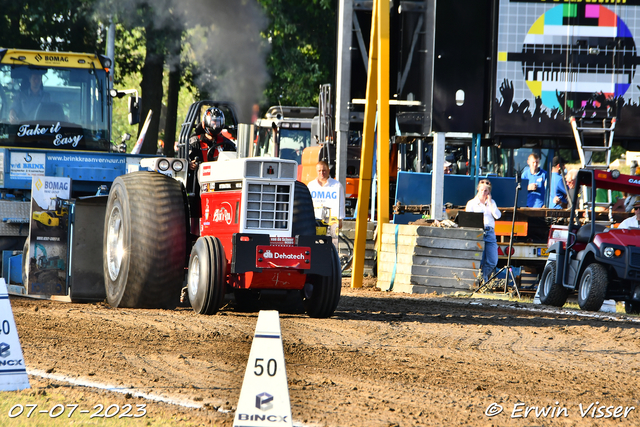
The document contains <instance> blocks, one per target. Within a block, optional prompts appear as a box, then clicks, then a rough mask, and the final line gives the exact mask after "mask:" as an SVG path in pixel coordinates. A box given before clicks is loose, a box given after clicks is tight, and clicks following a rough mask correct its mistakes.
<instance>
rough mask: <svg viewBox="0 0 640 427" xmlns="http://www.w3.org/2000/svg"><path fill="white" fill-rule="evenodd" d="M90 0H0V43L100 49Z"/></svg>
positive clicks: (101, 33)
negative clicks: (0, 21)
mask: <svg viewBox="0 0 640 427" xmlns="http://www.w3.org/2000/svg"><path fill="white" fill-rule="evenodd" d="M93 4H94V0H57V1H44V0H20V1H16V0H0V10H1V11H2V12H1V15H0V16H1V17H2V24H1V25H0V46H2V47H7V48H18V49H36V50H50V51H56V50H57V51H75V52H90V53H91V52H103V51H104V46H105V31H104V27H103V26H102V25H101V24H100V23H99V22H96V21H94V20H93V19H92V10H93Z"/></svg>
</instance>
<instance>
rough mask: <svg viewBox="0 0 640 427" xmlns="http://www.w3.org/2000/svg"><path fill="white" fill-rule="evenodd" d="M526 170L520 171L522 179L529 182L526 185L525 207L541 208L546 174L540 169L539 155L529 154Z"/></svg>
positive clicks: (545, 186)
mask: <svg viewBox="0 0 640 427" xmlns="http://www.w3.org/2000/svg"><path fill="white" fill-rule="evenodd" d="M527 164H528V165H529V168H528V169H525V170H524V171H522V179H526V180H528V181H529V184H528V185H527V191H528V194H527V207H530V208H543V207H544V198H545V192H546V188H547V172H546V171H545V170H543V169H541V168H540V155H539V154H538V153H531V154H529V158H528V159H527Z"/></svg>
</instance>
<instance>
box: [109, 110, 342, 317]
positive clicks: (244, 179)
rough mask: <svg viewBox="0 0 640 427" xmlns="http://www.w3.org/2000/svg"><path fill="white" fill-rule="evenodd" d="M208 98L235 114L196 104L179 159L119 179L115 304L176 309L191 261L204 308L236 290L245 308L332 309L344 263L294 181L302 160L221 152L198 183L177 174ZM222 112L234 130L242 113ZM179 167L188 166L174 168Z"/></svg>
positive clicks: (197, 301) (191, 286)
mask: <svg viewBox="0 0 640 427" xmlns="http://www.w3.org/2000/svg"><path fill="white" fill-rule="evenodd" d="M211 105H216V106H217V107H219V108H227V109H229V111H230V113H232V111H233V110H232V106H231V105H229V104H221V103H214V102H213V101H200V102H197V103H195V104H193V105H192V106H191V108H190V110H189V112H188V114H187V120H186V122H185V123H184V124H183V125H182V130H181V133H180V141H179V142H180V157H181V159H161V160H159V161H157V160H156V162H155V164H156V165H159V163H160V162H162V161H163V160H166V163H164V166H163V167H160V166H158V167H153V168H152V169H155V170H157V172H156V171H140V172H134V173H130V174H127V175H123V176H120V177H118V178H117V179H116V180H115V181H114V183H113V186H112V187H111V190H110V193H109V200H108V202H107V210H106V215H105V231H104V260H103V265H104V273H105V287H106V293H107V300H108V302H109V303H110V304H111V305H112V306H114V307H148V308H172V307H175V306H176V304H177V303H178V300H179V297H180V291H181V289H182V287H183V283H184V279H185V268H186V269H187V270H186V279H187V280H186V282H187V286H186V290H187V292H186V293H187V295H188V298H189V301H190V303H191V306H192V307H193V309H194V310H195V311H196V312H197V313H200V314H214V313H216V312H217V311H218V310H219V309H220V308H221V306H222V305H223V301H224V297H225V294H228V293H233V294H234V295H235V299H236V303H237V304H240V305H243V306H244V307H258V306H259V305H258V302H259V299H260V298H261V297H262V296H263V295H266V294H270V295H272V296H273V295H275V296H276V298H281V299H283V300H284V299H287V300H292V299H291V297H293V301H294V302H297V303H299V302H302V304H303V306H304V309H305V311H306V313H307V314H308V315H309V316H311V317H329V316H331V315H332V314H333V312H334V310H335V309H336V307H337V305H338V301H339V299H340V290H341V285H342V284H341V282H342V275H341V271H340V260H339V258H338V253H337V251H336V248H335V247H334V245H333V244H332V242H331V238H330V237H326V236H318V235H316V221H315V217H314V211H313V203H312V200H311V195H310V194H309V190H308V189H307V187H306V186H305V185H304V184H302V183H301V182H298V181H296V176H297V170H296V168H297V164H296V162H295V161H292V160H283V159H278V158H266V157H260V158H244V159H237V158H235V155H236V153H228V152H221V153H219V155H218V156H217V161H205V162H204V163H202V164H200V167H199V169H198V175H197V176H198V180H197V181H196V182H197V186H195V185H190V184H191V183H190V182H189V180H188V179H181V178H179V177H180V176H184V171H183V169H181V168H185V166H186V164H187V162H188V151H189V146H188V144H189V142H188V141H189V136H190V135H191V134H192V133H193V131H194V129H195V127H196V126H197V125H198V124H199V121H200V118H201V117H202V113H203V111H205V110H206V109H207V108H208V107H209V106H211ZM225 117H226V118H227V120H229V117H231V118H232V120H231V123H227V127H228V128H230V130H232V131H233V129H234V126H235V124H236V122H235V114H229V115H227V114H225ZM194 148H196V149H200V147H194ZM174 164H175V166H177V168H178V169H181V170H180V171H174V172H172V173H168V172H169V171H171V170H172V169H173V168H174ZM158 172H160V173H158ZM176 178H178V179H176ZM185 183H186V185H185ZM189 187H191V188H189Z"/></svg>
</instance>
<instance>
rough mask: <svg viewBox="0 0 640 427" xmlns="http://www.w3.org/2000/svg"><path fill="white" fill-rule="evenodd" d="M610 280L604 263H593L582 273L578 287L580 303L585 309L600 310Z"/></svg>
mask: <svg viewBox="0 0 640 427" xmlns="http://www.w3.org/2000/svg"><path fill="white" fill-rule="evenodd" d="M608 283H609V280H608V276H607V270H606V269H605V268H604V266H603V265H602V264H598V263H595V262H594V263H592V264H589V265H588V266H587V268H586V269H585V270H584V273H582V278H581V280H580V289H578V305H579V306H580V308H581V309H583V310H588V311H598V310H600V307H602V303H603V302H604V298H605V295H606V293H607V286H608Z"/></svg>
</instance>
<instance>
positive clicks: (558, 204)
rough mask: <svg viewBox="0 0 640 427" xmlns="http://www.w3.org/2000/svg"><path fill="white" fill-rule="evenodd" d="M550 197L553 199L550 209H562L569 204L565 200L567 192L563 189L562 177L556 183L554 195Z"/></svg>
mask: <svg viewBox="0 0 640 427" xmlns="http://www.w3.org/2000/svg"><path fill="white" fill-rule="evenodd" d="M554 175H555V174H554ZM551 188H553V187H551ZM552 196H553V199H552V201H551V203H552V205H551V209H564V208H565V207H566V206H567V204H568V203H569V201H568V200H567V190H566V188H565V187H564V182H563V181H562V176H561V177H560V179H558V180H557V181H556V186H555V191H554V193H552Z"/></svg>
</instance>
